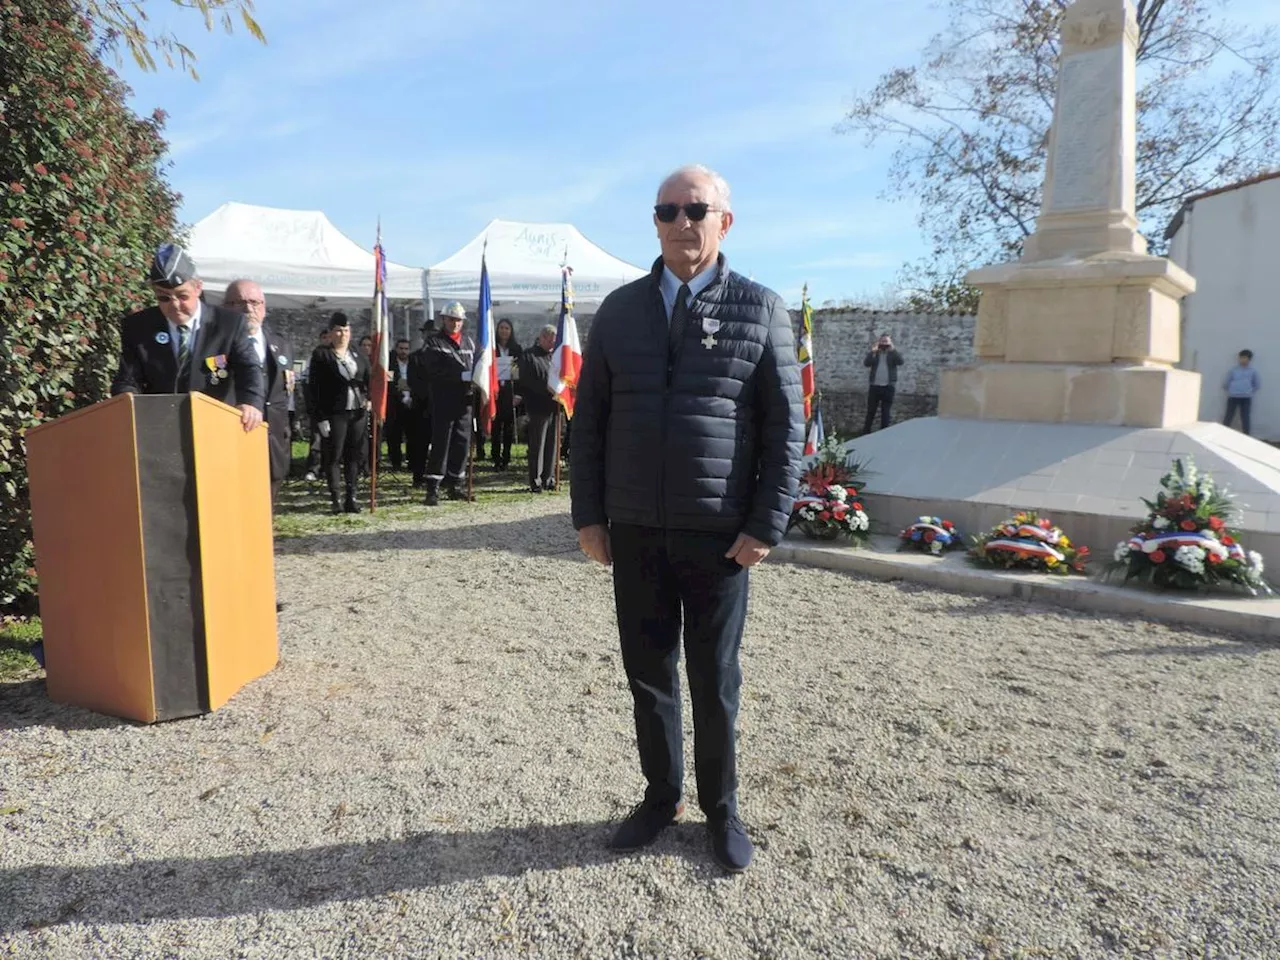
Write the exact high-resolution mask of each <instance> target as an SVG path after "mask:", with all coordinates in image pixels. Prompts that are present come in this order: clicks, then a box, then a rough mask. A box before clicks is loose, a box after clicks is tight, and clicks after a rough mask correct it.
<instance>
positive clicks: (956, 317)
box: [792, 310, 976, 436]
mask: <svg viewBox="0 0 1280 960" xmlns="http://www.w3.org/2000/svg"><path fill="white" fill-rule="evenodd" d="M792 316H793V318H794V320H795V322H796V324H797V329H798V328H799V323H800V315H799V312H798V311H793V313H792ZM975 319H976V318H975V317H974V316H973V315H972V314H936V313H891V312H884V311H878V310H817V311H815V312H814V315H813V327H814V331H813V337H814V345H813V346H814V367H815V369H816V372H817V381H818V392H819V394H820V395H821V404H822V422H823V426H824V428H825V429H826V431H827V432H828V433H830V432H832V431H833V430H834V431H838V432H839V433H840V435H841V436H855V435H856V434H858V433H860V432H861V431H862V423H863V418H864V417H865V416H866V412H867V387H868V383H869V381H868V374H867V369H866V367H864V366H863V365H862V362H863V360H864V358H865V357H866V355H867V351H868V350H870V349H871V346H872V344H873V343H874V342H875V340H877V339H878V338H879V337H880V335H881V334H885V333H887V334H889V336H891V337H892V338H893V344H894V346H895V347H896V348H897V349H898V351H899V352H900V353H901V354H902V359H903V360H904V361H905V363H904V365H903V366H902V367H900V368H899V370H898V389H897V391H896V394H895V397H894V403H893V422H894V423H897V422H898V421H900V420H909V419H911V418H912V417H928V416H933V415H934V414H936V413H937V412H938V373H939V371H941V370H942V369H943V368H944V367H953V366H958V365H962V364H966V363H973V362H974V353H973V328H974V321H975ZM877 422H878V420H877Z"/></svg>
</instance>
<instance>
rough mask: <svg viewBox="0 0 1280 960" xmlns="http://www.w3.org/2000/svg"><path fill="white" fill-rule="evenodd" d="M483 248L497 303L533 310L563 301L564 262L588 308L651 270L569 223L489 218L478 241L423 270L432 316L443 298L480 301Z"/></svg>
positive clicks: (471, 302) (577, 301) (576, 295)
mask: <svg viewBox="0 0 1280 960" xmlns="http://www.w3.org/2000/svg"><path fill="white" fill-rule="evenodd" d="M486 241H487V242H488V248H487V250H486V248H485V243H486ZM482 251H483V252H484V253H485V262H486V263H487V264H488V267H489V287H490V291H491V294H492V296H493V300H494V302H495V303H500V304H502V305H503V306H504V307H507V308H510V307H511V306H513V305H514V304H526V305H528V306H529V307H530V308H532V310H533V311H534V312H545V310H546V309H547V308H548V307H549V306H551V305H553V304H558V303H559V302H560V265H561V264H562V263H565V262H568V264H569V266H571V267H572V268H573V294H574V302H575V304H577V305H578V306H579V307H586V308H587V310H586V312H592V311H594V308H595V307H597V306H599V305H600V301H601V300H603V299H604V298H605V296H607V295H608V294H609V292H610V291H612V290H614V289H616V288H618V287H620V286H622V285H623V284H624V283H630V282H631V281H632V280H635V279H637V278H638V277H642V276H644V275H645V273H646V272H647V271H645V270H642V269H641V268H640V267H637V266H634V265H632V264H630V263H627V262H626V261H625V260H619V259H618V258H617V257H615V256H612V255H610V254H608V253H606V252H605V251H604V250H601V249H600V248H599V247H597V246H596V245H595V244H594V243H592V242H591V241H590V240H588V239H587V238H586V237H584V236H583V235H582V234H581V233H579V232H578V228H577V227H575V226H574V225H573V224H571V223H519V222H516V221H513V220H491V221H489V225H488V226H487V227H485V228H484V230H482V231H481V232H480V234H479V235H478V236H477V237H476V238H475V239H474V240H472V241H471V242H470V243H468V244H467V245H466V246H465V247H463V248H462V249H461V250H459V251H458V252H457V253H455V254H454V255H453V256H451V257H449V258H448V259H447V260H442V261H441V262H440V263H437V264H436V265H435V266H434V267H428V268H427V270H426V271H425V272H424V273H423V288H422V298H423V300H424V301H426V302H427V304H428V310H429V311H430V313H431V314H432V315H434V305H435V304H439V303H440V302H441V301H446V300H461V301H462V302H463V303H464V304H466V305H467V306H468V307H470V306H472V305H474V304H475V303H477V302H478V301H479V299H480V255H481V252H482ZM566 251H567V257H566ZM433 301H434V304H433Z"/></svg>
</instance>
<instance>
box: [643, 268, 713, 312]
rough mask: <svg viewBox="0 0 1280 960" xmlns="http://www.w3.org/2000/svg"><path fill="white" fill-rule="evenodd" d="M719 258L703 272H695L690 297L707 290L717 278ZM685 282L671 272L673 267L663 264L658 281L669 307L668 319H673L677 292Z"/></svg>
mask: <svg viewBox="0 0 1280 960" xmlns="http://www.w3.org/2000/svg"><path fill="white" fill-rule="evenodd" d="M719 266H720V263H719V260H717V261H716V262H714V263H712V264H711V265H710V266H708V267H706V268H704V269H703V270H702V272H701V273H697V274H694V276H693V279H691V280H690V281H689V299H693V298H694V297H696V296H697V295H698V294H700V293H701V292H702V291H703V290H705V289H706V288H707V287H708V286H709V285H710V284H711V281H712V280H714V279H715V278H716V270H717V269H718V268H719ZM683 283H684V281H683V280H681V279H680V278H679V277H677V276H676V275H675V274H674V273H672V272H671V268H670V267H668V266H667V265H666V264H665V263H664V264H663V265H662V278H661V280H659V282H658V286H659V288H660V289H661V290H662V303H663V305H664V306H665V307H666V308H667V319H668V320H670V319H671V311H672V309H673V308H674V307H675V303H676V294H677V293H679V292H680V287H681V285H682V284H683Z"/></svg>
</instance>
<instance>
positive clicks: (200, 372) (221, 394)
mask: <svg viewBox="0 0 1280 960" xmlns="http://www.w3.org/2000/svg"><path fill="white" fill-rule="evenodd" d="M149 279H150V281H151V287H152V289H153V290H155V294H156V301H157V305H156V306H154V307H148V308H147V309H145V310H140V311H138V312H137V313H133V314H130V315H129V316H127V317H125V318H124V323H123V324H122V325H121V328H120V363H119V366H118V367H117V368H116V376H115V379H114V380H112V381H111V395H112V396H113V397H114V396H116V395H117V394H121V393H188V392H200V393H206V394H208V395H209V396H211V397H213V398H214V399H215V400H221V401H223V402H224V403H225V402H227V401H228V400H229V399H231V397H232V387H233V386H234V388H235V400H236V404H237V406H238V407H239V409H240V422H241V423H243V424H244V429H245V431H246V432H248V431H250V430H252V429H253V428H254V427H256V426H257V425H258V424H260V423H261V422H262V409H263V403H264V401H265V394H264V390H263V383H262V367H261V366H260V365H259V364H258V360H257V357H256V356H254V353H253V350H252V349H251V348H250V346H249V340H248V336H247V327H246V324H245V319H244V317H243V316H242V315H241V314H239V313H236V312H235V311H234V310H226V309H224V308H222V307H211V306H208V305H206V304H204V303H202V302H201V300H200V294H201V291H203V290H204V284H203V283H202V282H201V280H200V278H199V277H198V276H197V274H196V266H195V264H194V263H192V262H191V258H190V257H188V256H187V254H186V252H185V251H184V250H183V249H182V248H181V247H179V246H178V245H177V244H174V243H166V244H163V245H161V247H160V248H159V249H158V250H157V251H156V255H155V257H154V258H153V259H152V261H151V269H150V273H149Z"/></svg>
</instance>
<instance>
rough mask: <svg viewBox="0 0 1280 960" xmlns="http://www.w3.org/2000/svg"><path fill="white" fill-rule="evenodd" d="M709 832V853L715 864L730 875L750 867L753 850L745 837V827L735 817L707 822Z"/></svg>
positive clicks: (749, 840) (748, 839) (748, 838)
mask: <svg viewBox="0 0 1280 960" xmlns="http://www.w3.org/2000/svg"><path fill="white" fill-rule="evenodd" d="M707 829H708V830H709V831H711V852H712V853H713V854H714V855H715V858H716V863H718V864H720V866H722V867H724V868H725V869H726V870H728V871H729V872H730V873H741V872H742V871H743V870H745V869H747V867H749V866H750V865H751V857H752V855H753V854H754V853H755V848H754V847H753V846H752V845H751V838H750V837H748V836H747V826H746V824H744V823H743V822H742V821H741V820H739V819H738V818H737V817H735V816H729V817H725V818H724V819H723V820H709V821H707Z"/></svg>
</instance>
